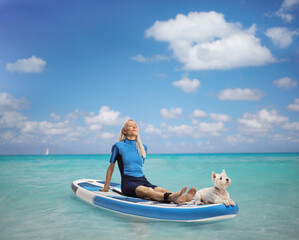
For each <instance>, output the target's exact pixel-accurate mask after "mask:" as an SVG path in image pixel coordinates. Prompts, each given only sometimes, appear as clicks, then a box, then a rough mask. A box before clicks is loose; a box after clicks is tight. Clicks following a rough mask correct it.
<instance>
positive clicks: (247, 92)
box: [218, 88, 264, 101]
mask: <svg viewBox="0 0 299 240" xmlns="http://www.w3.org/2000/svg"><path fill="white" fill-rule="evenodd" d="M263 96H264V93H263V92H262V91H261V90H260V89H249V88H244V89H241V88H235V89H232V88H227V89H225V90H222V91H221V92H219V93H218V98H219V99H220V100H221V101H238V100H246V101H259V100H260V99H261V98H262V97H263Z"/></svg>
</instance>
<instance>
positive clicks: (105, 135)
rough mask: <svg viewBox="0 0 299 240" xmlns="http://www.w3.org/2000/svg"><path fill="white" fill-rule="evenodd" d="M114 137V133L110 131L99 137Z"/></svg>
mask: <svg viewBox="0 0 299 240" xmlns="http://www.w3.org/2000/svg"><path fill="white" fill-rule="evenodd" d="M114 137H115V135H114V134H113V133H110V132H104V133H102V134H101V138H103V139H112V138H114Z"/></svg>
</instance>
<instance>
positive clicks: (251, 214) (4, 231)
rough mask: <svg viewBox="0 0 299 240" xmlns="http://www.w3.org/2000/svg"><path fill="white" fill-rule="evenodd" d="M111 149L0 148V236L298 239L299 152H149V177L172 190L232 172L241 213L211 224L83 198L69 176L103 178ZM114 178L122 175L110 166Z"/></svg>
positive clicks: (197, 185) (117, 179)
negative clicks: (121, 209)
mask: <svg viewBox="0 0 299 240" xmlns="http://www.w3.org/2000/svg"><path fill="white" fill-rule="evenodd" d="M108 161H109V155H56V156H51V155H49V156H0V171H1V172H0V182H1V185H0V216H1V218H0V239H55V240H56V239H63V240H67V239H74V240H76V239H155V240H156V239H158V240H159V239H163V240H164V239H185V240H186V239H209V240H210V239H230V240H231V239H238V240H240V239H258V240H261V239H299V154H298V153H283V154H278V153H275V154H179V155H148V156H147V159H146V161H145V165H144V173H145V175H146V177H147V178H148V179H149V180H150V181H151V182H152V183H153V184H156V185H159V186H161V187H164V188H167V189H169V190H171V191H178V190H180V189H181V188H182V187H184V186H188V187H189V188H190V187H195V188H196V189H200V188H205V187H210V186H212V182H211V175H212V171H215V172H217V173H220V172H221V171H222V170H223V169H225V170H226V173H227V175H228V176H229V177H230V178H231V179H232V183H231V185H230V186H229V187H228V192H229V193H230V196H231V198H232V199H233V200H234V201H236V202H237V203H238V205H239V213H238V215H237V216H236V217H235V218H233V219H229V220H225V221H222V222H215V223H209V224H200V223H174V222H155V221H150V222H144V221H140V220H136V219H135V218H131V217H125V216H123V215H120V214H117V213H112V212H110V211H107V210H104V209H101V208H97V207H94V206H92V205H90V204H88V203H86V202H84V201H82V200H80V199H79V198H78V197H76V195H75V194H74V193H73V192H72V190H71V187H70V186H71V183H72V182H73V181H74V180H77V179H81V178H94V179H105V175H106V170H107V167H108V165H109V163H108ZM112 181H113V182H120V174H119V171H118V169H117V167H116V168H115V171H114V174H113V177H112Z"/></svg>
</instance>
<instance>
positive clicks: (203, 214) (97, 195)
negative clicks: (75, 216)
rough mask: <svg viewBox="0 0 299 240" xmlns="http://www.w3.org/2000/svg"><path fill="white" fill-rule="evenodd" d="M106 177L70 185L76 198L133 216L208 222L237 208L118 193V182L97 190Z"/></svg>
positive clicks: (229, 213)
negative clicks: (107, 189)
mask: <svg viewBox="0 0 299 240" xmlns="http://www.w3.org/2000/svg"><path fill="white" fill-rule="evenodd" d="M104 184H105V181H102V180H96V179H80V180H76V181H74V182H73V183H72V185H71V188H72V190H73V192H74V193H75V194H76V196H78V197H79V198H81V199H83V200H84V201H86V202H88V203H90V204H92V205H94V206H97V207H101V208H104V209H106V210H110V211H113V212H117V213H120V214H125V215H129V216H132V217H137V218H143V219H150V220H161V221H175V222H209V221H218V220H224V219H229V218H233V217H235V216H236V215H237V213H238V211H239V208H238V205H236V206H225V205H224V204H208V205H196V204H191V203H180V204H174V203H161V202H157V201H152V200H147V199H141V198H133V197H127V196H124V195H122V194H121V186H120V184H119V183H110V189H109V192H102V191H100V189H101V188H103V187H104Z"/></svg>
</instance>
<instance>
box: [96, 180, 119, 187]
mask: <svg viewBox="0 0 299 240" xmlns="http://www.w3.org/2000/svg"><path fill="white" fill-rule="evenodd" d="M97 182H98V183H102V184H105V181H97ZM110 186H111V187H120V184H119V183H113V182H110Z"/></svg>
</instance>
